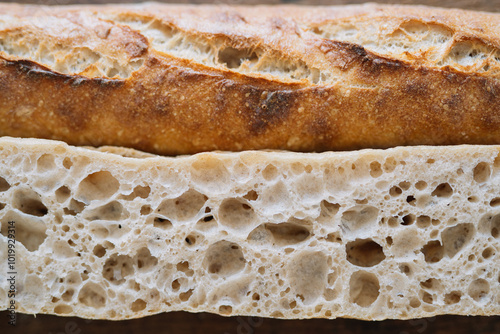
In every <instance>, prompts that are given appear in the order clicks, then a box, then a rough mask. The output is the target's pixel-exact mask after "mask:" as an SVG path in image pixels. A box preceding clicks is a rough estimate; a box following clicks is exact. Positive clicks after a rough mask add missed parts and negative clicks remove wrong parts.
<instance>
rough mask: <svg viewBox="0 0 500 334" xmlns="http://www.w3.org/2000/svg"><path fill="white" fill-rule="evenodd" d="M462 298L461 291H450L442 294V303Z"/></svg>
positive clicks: (455, 301)
mask: <svg viewBox="0 0 500 334" xmlns="http://www.w3.org/2000/svg"><path fill="white" fill-rule="evenodd" d="M460 298H462V293H461V292H460V291H452V292H450V293H447V294H445V295H444V303H445V304H446V305H451V304H456V303H458V302H459V301H460Z"/></svg>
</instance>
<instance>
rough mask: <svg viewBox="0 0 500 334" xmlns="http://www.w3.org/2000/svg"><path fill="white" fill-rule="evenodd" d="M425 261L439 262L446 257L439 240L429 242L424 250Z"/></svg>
mask: <svg viewBox="0 0 500 334" xmlns="http://www.w3.org/2000/svg"><path fill="white" fill-rule="evenodd" d="M422 253H423V254H424V257H425V261H426V262H429V263H436V262H439V261H440V260H441V259H442V258H443V255H444V249H443V246H442V245H441V243H440V242H439V241H438V240H433V241H429V242H428V243H427V244H426V245H425V246H424V247H423V248H422Z"/></svg>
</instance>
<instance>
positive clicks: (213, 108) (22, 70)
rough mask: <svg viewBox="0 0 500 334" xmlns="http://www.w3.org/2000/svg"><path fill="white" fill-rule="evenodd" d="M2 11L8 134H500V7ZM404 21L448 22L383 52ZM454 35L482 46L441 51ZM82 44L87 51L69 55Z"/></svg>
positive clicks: (164, 143)
mask: <svg viewBox="0 0 500 334" xmlns="http://www.w3.org/2000/svg"><path fill="white" fill-rule="evenodd" d="M0 14H1V15H0V46H1V47H0V91H1V92H2V94H0V135H9V136H20V137H38V138H51V139H58V140H63V141H65V142H67V143H69V144H73V145H93V146H100V145H113V146H125V147H132V148H136V149H140V150H143V151H148V152H153V153H159V154H166V155H176V154H190V153H195V152H201V151H208V150H228V151H241V150H250V149H287V150H293V151H327V150H351V149H359V148H367V147H371V148H384V147H392V146H399V145H422V144H425V145H451V144H499V143H500V126H499V125H500V113H499V110H500V97H499V93H500V83H499V81H498V80H499V76H500V75H499V73H500V60H499V59H500V56H498V55H500V51H498V50H499V47H500V36H499V35H498V31H500V30H499V28H500V27H499V26H500V15H498V14H488V13H477V12H467V11H460V10H443V9H435V8H428V7H401V6H400V7H397V6H378V5H367V6H346V7H294V6H275V7H227V6H171V5H159V4H146V5H136V6H103V7H95V6H94V7H81V6H80V7H56V8H54V9H51V10H50V11H48V10H47V9H46V7H36V6H17V5H1V6H0ZM63 21H64V22H71V24H74V25H75V26H74V27H73V28H72V30H71V31H70V30H68V29H66V30H65V29H63V28H61V24H62V23H61V22H63ZM408 22H410V24H413V25H414V26H418V25H420V26H422V27H424V28H425V29H428V31H427V33H429V32H432V31H431V30H432V29H435V30H436V31H437V32H439V31H441V30H442V31H445V33H443V36H448V35H447V34H449V36H448V37H449V39H448V40H447V42H446V43H448V44H446V45H445V46H443V50H445V51H443V52H444V53H443V54H442V55H441V58H436V57H437V56H436V57H435V55H439V53H438V52H437V51H435V50H437V49H436V46H435V45H434V44H433V45H432V47H429V48H427V49H425V50H423V49H419V50H417V51H415V50H413V51H414V52H413V51H411V52H401V53H397V52H393V51H390V50H392V49H390V47H389V44H390V43H391V41H392V40H391V38H396V37H394V36H396V35H395V34H396V33H400V32H401V31H404V32H405V33H407V31H406V30H404V29H403V28H401V27H402V25H403V24H408ZM338 26H341V28H337V27H338ZM347 26H349V27H354V28H355V29H358V30H361V31H362V30H363V29H368V28H367V27H371V28H373V27H376V29H380V31H381V32H380V33H381V34H382V33H383V34H384V35H383V36H382V42H381V43H382V44H380V43H379V44H380V45H378V46H376V47H371V46H370V45H371V44H369V43H368V42H366V40H365V41H364V42H363V43H364V45H363V43H360V44H358V43H356V42H355V41H353V40H349V39H348V38H347V39H345V38H344V39H340V38H334V37H335V36H338V34H337V35H335V36H334V37H332V36H331V35H332V34H333V33H331V32H328V31H335V33H337V32H338V29H344V30H345V29H347V28H345V27H347ZM332 27H333V28H332ZM141 29H145V30H141ZM328 29H330V30H328ZM335 29H337V30H335ZM398 29H399V30H398ZM439 29H441V30H439ZM344 30H343V32H344ZM58 31H59V32H58ZM23 33H24V34H23ZM367 33H370V32H369V31H368V30H367ZM410 33H411V31H410ZM19 34H21V35H22V38H21V37H19V36H21V35H19ZM154 34H162V35H161V36H160V37H158V38H159V39H155V38H157V37H155V36H157V35H154ZM328 34H330V35H328ZM75 36H76V37H75ZM325 36H326V37H330V38H326V37H325ZM426 36H428V35H426ZM450 36H451V37H450ZM30 38H31V39H30ZM405 38H406V37H405ZM408 38H410V39H411V38H413V37H412V36H409V37H408ZM34 40H37V41H39V43H38V44H36V47H37V48H38V49H37V51H36V52H33V50H32V49H31V51H30V50H28V51H26V49H27V47H29V46H32V47H33V43H34V42H33V41H34ZM165 41H166V42H165ZM172 41H174V42H175V41H179V42H176V43H177V44H175V43H174V42H172ZM399 41H400V40H399ZM405 41H406V40H405ZM424 41H427V40H425V39H424ZM161 42H163V43H164V44H165V45H170V46H167V47H164V46H162V45H164V44H161ZM434 42H435V41H433V40H432V41H430V42H429V43H431V44H432V43H434ZM9 43H10V44H9ZM30 43H31V44H30ZM44 43H45V44H44ZM426 43H427V42H426ZM460 43H462V44H463V43H466V44H463V45H462V44H460ZM467 43H468V44H467ZM7 44H8V45H7ZM41 45H42V46H43V45H44V46H45V48H46V50H45V51H44V49H43V48H42V46H41ZM56 45H57V50H56ZM193 45H194V46H193ZM204 45H205V46H206V48H205V49H204V48H203V46H204ZM187 46H188V47H189V48H190V49H189V50H188V49H186V48H188V47H187ZM459 46H460V47H462V48H463V47H466V46H471V47H473V48H474V50H473V51H474V52H476V54H477V53H478V52H479V56H476V54H473V55H472V56H471V55H469V58H463V59H462V58H460V59H458V58H457V59H458V60H456V59H455V60H456V61H455V60H453V61H451V62H449V63H446V59H449V58H450V57H452V56H455V53H457V52H458V51H460V50H461V49H460V50H458V49H456V48H457V47H459ZM23 48H24V49H23ZM20 50H21V51H23V50H24V51H23V52H21V51H20ZM82 50H84V51H85V52H90V53H88V54H89V55H90V56H91V57H95V58H92V59H94V60H93V61H94V63H89V65H88V66H87V65H85V66H83V65H81V63H82V61H83V62H85V61H87V60H86V59H83V60H81V59H79V60H78V61H76V60H75V62H74V64H76V65H74V66H73V65H72V66H73V67H74V68H73V67H72V69H70V67H69V66H66V67H64V66H63V65H65V64H66V63H67V62H69V60H68V59H72V58H71V57H76V56H75V55H77V54H79V53H82V52H83V51H82ZM89 50H90V51H89ZM200 50H201V51H200ZM384 50H387V52H385V51H384ZM440 50H441V49H440ZM457 50H458V51H457ZM56 51H57V53H56ZM396 51H397V50H396ZM42 52H46V53H48V54H49V55H52V56H53V57H55V59H56V60H51V59H52V58H50V57H49V58H50V59H49V58H47V57H45V58H44V57H42V56H41V53H42ZM203 52H205V53H203ZM471 52H472V51H471ZM481 52H482V53H481ZM497 53H498V54H497ZM54 54H55V56H54ZM471 54H472V53H471ZM458 56H460V55H458ZM458 56H457V57H458ZM447 57H448V58H447ZM47 59H49V60H47ZM58 59H62V60H58ZM75 59H76V58H75ZM95 59H97V60H95ZM207 59H208V60H207ZM464 59H465V60H464ZM234 61H235V62H234ZM132 62H134V64H136V67H132V66H131V65H129V64H131V63H132ZM232 62H234V63H232ZM99 64H100V65H99ZM110 64H114V65H110Z"/></svg>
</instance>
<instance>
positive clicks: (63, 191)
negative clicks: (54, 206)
mask: <svg viewBox="0 0 500 334" xmlns="http://www.w3.org/2000/svg"><path fill="white" fill-rule="evenodd" d="M70 195H71V190H69V188H68V187H66V186H62V187H60V188H59V189H57V190H56V200H57V201H58V202H59V203H63V202H65V201H66V200H67V199H68V198H69V196H70Z"/></svg>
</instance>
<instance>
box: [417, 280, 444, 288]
mask: <svg viewBox="0 0 500 334" xmlns="http://www.w3.org/2000/svg"><path fill="white" fill-rule="evenodd" d="M420 286H421V287H422V288H425V289H429V290H439V289H440V287H441V283H440V282H439V280H437V279H435V278H429V279H428V280H426V281H423V282H420Z"/></svg>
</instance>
